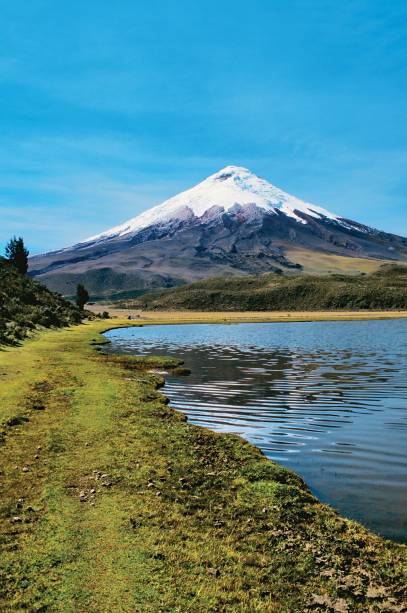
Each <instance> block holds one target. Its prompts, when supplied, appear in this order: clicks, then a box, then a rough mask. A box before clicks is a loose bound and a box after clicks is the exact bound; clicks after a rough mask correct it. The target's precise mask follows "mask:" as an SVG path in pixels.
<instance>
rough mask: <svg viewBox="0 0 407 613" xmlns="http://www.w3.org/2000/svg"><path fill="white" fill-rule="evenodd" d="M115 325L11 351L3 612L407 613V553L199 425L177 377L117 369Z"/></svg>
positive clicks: (7, 355) (149, 364)
mask: <svg viewBox="0 0 407 613" xmlns="http://www.w3.org/2000/svg"><path fill="white" fill-rule="evenodd" d="M128 324H129V322H127V321H117V323H116V322H115V325H117V326H119V325H128ZM106 327H107V324H106V323H103V322H92V323H88V324H83V325H81V326H77V327H73V328H69V329H65V330H59V331H58V330H52V331H47V332H42V333H41V334H40V335H39V336H38V337H37V338H35V339H30V340H28V341H26V342H25V343H24V345H23V346H22V347H18V348H8V349H5V350H4V351H2V352H0V381H1V385H0V422H1V423H2V428H1V432H2V446H1V459H0V471H1V473H0V491H1V503H0V514H1V527H0V542H1V550H2V555H1V557H0V572H1V583H0V610H1V611H5V612H8V611H13V612H14V611H64V612H65V611H69V612H70V611H72V612H77V611H86V612H98V613H99V612H101V611H112V612H115V613H116V612H122V611H123V612H125V611H126V612H128V611H151V612H158V611H168V612H173V611H174V612H175V611H181V612H184V611H202V612H204V611H248V612H254V611H287V612H290V613H291V612H295V611H299V612H303V611H331V610H334V611H347V610H348V611H369V610H371V611H401V610H402V603H403V595H405V592H404V589H405V581H406V562H407V548H406V547H405V546H402V545H397V544H395V543H391V542H388V541H384V540H382V539H381V538H379V537H377V536H375V535H373V534H371V533H370V532H368V531H367V530H365V529H364V528H362V527H361V526H360V525H358V524H357V523H355V522H352V521H348V520H346V519H344V518H342V517H340V516H339V515H338V514H337V513H335V512H334V511H333V510H332V509H330V508H329V507H328V506H326V505H323V504H321V503H319V502H318V500H316V499H315V498H314V497H313V496H312V495H311V494H310V492H309V491H308V489H307V487H306V486H305V484H304V483H303V482H302V480H301V479H300V478H299V477H297V476H296V475H295V474H293V473H292V472H290V471H288V470H286V469H284V468H282V467H280V466H279V465H277V464H274V463H272V462H270V461H268V460H266V459H265V458H264V457H263V456H262V454H261V453H260V452H259V451H258V450H257V449H256V448H255V447H253V446H252V445H250V444H248V443H245V442H244V441H242V440H241V439H240V438H238V437H235V436H230V435H227V436H226V435H218V434H215V433H212V432H210V431H209V430H206V429H203V428H198V427H195V426H192V425H188V424H187V423H186V421H185V418H184V417H183V416H182V415H181V414H179V413H176V412H175V411H173V410H172V409H170V408H169V407H168V406H167V405H166V401H165V398H164V397H163V396H162V395H161V394H160V392H159V389H158V388H159V387H160V385H161V384H162V378H161V376H160V375H157V374H156V373H154V372H149V371H150V370H154V369H155V368H157V369H158V368H163V367H165V368H170V369H172V368H177V367H178V366H179V363H178V362H177V361H176V360H169V359H168V358H164V359H160V358H155V359H149V360H148V361H145V362H144V361H143V360H142V359H140V358H139V359H132V358H125V357H123V356H121V357H114V356H104V355H102V354H101V353H100V352H97V351H95V347H94V344H95V343H96V342H97V341H98V340H100V337H99V333H100V332H101V331H102V330H103V329H105V328H106ZM24 420H28V421H24ZM25 469H27V470H25Z"/></svg>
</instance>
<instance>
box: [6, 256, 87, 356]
mask: <svg viewBox="0 0 407 613" xmlns="http://www.w3.org/2000/svg"><path fill="white" fill-rule="evenodd" d="M80 321H81V312H80V310H79V309H78V308H77V307H76V306H74V305H73V304H71V303H70V302H68V301H67V300H65V299H64V298H62V296H60V295H59V294H55V293H53V292H51V291H49V290H48V289H47V288H46V287H45V286H44V285H41V284H40V283H37V282H36V281H33V280H32V279H30V278H29V277H27V276H26V275H23V274H21V273H19V272H18V271H17V270H16V269H15V268H14V267H13V266H12V265H11V264H10V263H9V262H8V261H7V260H6V259H4V258H0V345H3V344H14V343H16V342H18V341H19V340H21V339H23V338H25V337H26V336H28V335H29V333H30V331H32V330H34V329H35V328H37V327H45V328H51V327H53V326H55V327H61V326H66V325H70V324H73V323H79V322H80Z"/></svg>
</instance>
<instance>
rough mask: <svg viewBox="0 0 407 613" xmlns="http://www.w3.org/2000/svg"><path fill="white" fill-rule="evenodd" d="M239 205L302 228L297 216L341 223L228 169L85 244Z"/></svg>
mask: <svg viewBox="0 0 407 613" xmlns="http://www.w3.org/2000/svg"><path fill="white" fill-rule="evenodd" d="M236 204H238V205H241V206H245V205H249V204H250V205H255V206H257V207H258V208H260V209H263V210H264V211H265V212H268V213H270V214H273V213H274V214H276V213H277V211H280V212H281V213H283V214H285V215H287V216H288V217H291V218H293V219H295V220H296V221H298V222H299V223H302V224H306V223H307V222H306V221H305V220H304V219H303V218H302V217H301V216H300V215H298V214H297V212H301V213H305V214H306V215H309V216H310V217H314V218H317V219H318V218H321V217H325V218H328V219H333V220H339V219H340V218H338V217H337V216H336V215H333V214H332V213H330V212H329V211H327V210H325V209H323V208H321V207H319V206H315V205H313V204H309V203H306V202H303V201H302V200H299V199H298V198H296V197H295V196H291V195H290V194H287V193H286V192H284V191H282V190H281V189H279V188H278V187H275V186H274V185H272V184H271V183H269V182H268V181H266V180H265V179H261V178H260V177H257V176H256V175H255V174H254V173H252V172H251V171H250V170H248V169H247V168H241V167H239V166H226V167H225V168H223V169H222V170H219V172H216V173H215V174H213V175H211V176H209V177H208V178H207V179H205V180H204V181H202V182H201V183H198V185H195V187H192V188H191V189H188V190H186V191H185V192H181V193H180V194H178V195H176V196H173V197H172V198H170V199H169V200H166V201H165V202H163V203H162V204H159V205H158V206H155V207H153V208H152V209H149V210H148V211H145V212H144V213H141V214H140V215H138V216H137V217H134V218H133V219H130V220H129V221H127V222H125V223H123V224H121V225H120V226H116V227H114V228H111V229H110V230H107V231H105V232H103V233H101V234H98V235H96V236H92V237H90V238H88V239H87V240H86V241H84V242H93V241H98V240H104V239H108V238H113V237H117V236H123V235H126V234H134V233H136V232H138V231H140V230H143V229H144V228H147V227H149V226H152V225H155V224H161V223H165V222H167V221H170V220H172V219H183V218H185V216H188V214H189V215H191V213H193V215H194V216H195V217H197V218H200V217H202V215H204V213H205V212H206V211H208V210H209V209H211V208H212V207H214V206H217V207H221V208H223V209H224V210H225V211H228V210H229V209H230V208H232V207H233V206H234V205H236Z"/></svg>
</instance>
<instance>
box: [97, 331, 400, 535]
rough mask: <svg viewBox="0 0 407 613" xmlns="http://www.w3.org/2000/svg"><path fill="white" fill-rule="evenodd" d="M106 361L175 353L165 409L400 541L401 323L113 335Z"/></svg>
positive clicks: (109, 335) (121, 332)
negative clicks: (238, 443)
mask: <svg viewBox="0 0 407 613" xmlns="http://www.w3.org/2000/svg"><path fill="white" fill-rule="evenodd" d="M107 336H108V338H109V339H110V340H111V341H112V345H110V346H109V348H108V351H110V352H121V353H132V354H156V355H158V354H160V355H176V356H179V357H181V358H182V359H183V360H185V363H186V365H187V366H188V367H189V368H191V369H192V375H191V376H190V377H187V378H174V377H169V378H168V380H167V382H166V385H165V388H164V389H165V393H166V394H167V396H168V397H169V398H170V402H171V406H173V407H175V408H177V409H179V410H181V411H183V412H185V413H186V414H187V415H188V416H189V418H190V421H191V422H193V423H195V424H199V425H203V426H207V427H209V428H212V429H213V430H217V431H226V432H234V433H237V434H240V435H242V436H243V437H245V438H246V439H248V440H250V441H251V442H253V443H254V444H256V445H257V446H259V447H260V448H261V449H262V450H263V451H264V453H265V454H266V455H267V456H268V457H269V458H271V459H273V460H276V461H278V462H280V463H282V464H285V465H286V466H288V467H290V468H293V469H294V470H295V471H297V472H298V473H299V474H301V475H302V476H303V477H304V479H305V480H306V482H307V483H308V485H309V486H310V487H311V489H312V490H313V491H314V492H315V493H316V494H317V495H318V496H319V498H320V499H322V500H324V501H327V502H329V503H330V504H332V505H333V506H334V507H336V508H337V509H339V510H340V511H341V512H342V513H343V514H344V515H346V516H348V517H352V518H355V519H358V520H360V521H362V522H363V523H364V524H365V525H367V526H369V527H371V528H372V529H374V530H376V531H377V532H379V533H381V534H383V535H385V536H388V537H390V538H395V539H397V540H402V541H407V380H406V372H407V321H405V320H395V321H371V322H331V323H289V324H257V323H256V324H231V325H221V324H212V325H211V324H208V325H206V324H196V325H195V324H194V325H183V326H182V325H177V326H151V327H150V326H149V327H144V328H128V329H124V330H123V329H121V330H113V331H110V332H108V333H107Z"/></svg>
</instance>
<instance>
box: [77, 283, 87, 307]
mask: <svg viewBox="0 0 407 613" xmlns="http://www.w3.org/2000/svg"><path fill="white" fill-rule="evenodd" d="M88 300H89V294H88V291H87V289H86V288H85V286H84V285H82V283H78V285H77V286H76V298H75V302H76V304H77V305H78V307H79V308H80V309H82V310H83V307H84V306H85V304H86V303H87V302H88Z"/></svg>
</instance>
